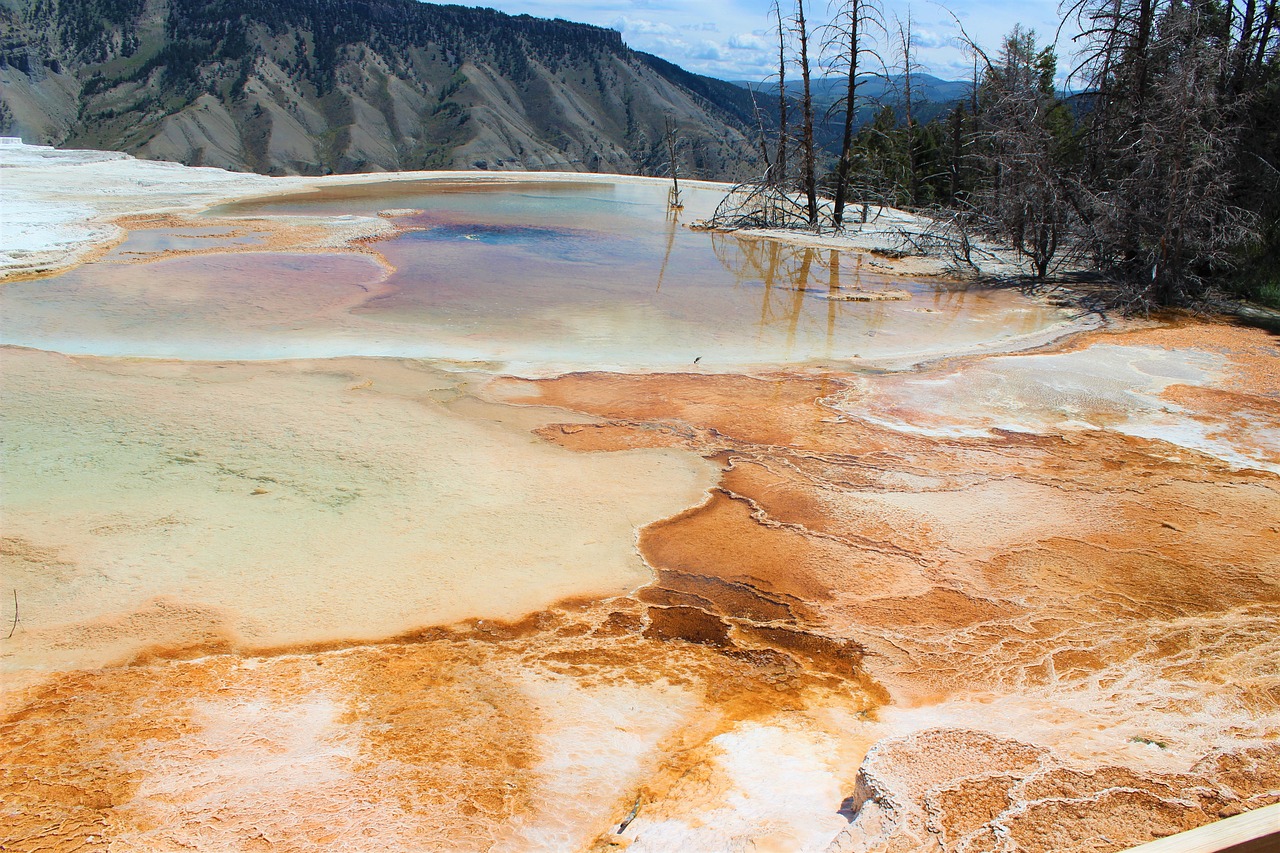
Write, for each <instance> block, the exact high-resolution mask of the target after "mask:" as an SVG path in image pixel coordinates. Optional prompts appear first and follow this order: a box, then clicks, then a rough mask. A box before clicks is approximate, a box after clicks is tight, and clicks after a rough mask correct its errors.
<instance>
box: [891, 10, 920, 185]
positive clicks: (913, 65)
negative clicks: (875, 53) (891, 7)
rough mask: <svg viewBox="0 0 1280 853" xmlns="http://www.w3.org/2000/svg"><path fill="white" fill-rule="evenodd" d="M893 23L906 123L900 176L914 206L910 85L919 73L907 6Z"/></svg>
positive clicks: (915, 151) (915, 150)
mask: <svg viewBox="0 0 1280 853" xmlns="http://www.w3.org/2000/svg"><path fill="white" fill-rule="evenodd" d="M895 17H896V16H895ZM896 21H897V31H898V33H897V34H898V51H899V60H900V63H901V64H900V65H899V66H898V69H899V70H900V71H901V72H902V108H903V113H904V115H903V118H904V119H905V120H906V124H905V126H904V129H905V132H906V143H905V144H906V149H907V150H906V155H907V169H906V175H905V176H904V177H905V178H906V191H907V198H908V199H910V202H911V203H912V204H914V203H915V202H916V197H917V195H918V194H919V182H920V175H919V172H920V149H919V146H918V144H917V140H916V131H917V127H916V116H915V92H914V91H913V83H914V78H915V75H916V72H917V71H919V70H920V65H919V63H918V62H916V58H915V35H914V32H913V23H912V20H911V8H910V7H907V19H906V21H905V22H904V21H903V20H902V19H901V18H896Z"/></svg>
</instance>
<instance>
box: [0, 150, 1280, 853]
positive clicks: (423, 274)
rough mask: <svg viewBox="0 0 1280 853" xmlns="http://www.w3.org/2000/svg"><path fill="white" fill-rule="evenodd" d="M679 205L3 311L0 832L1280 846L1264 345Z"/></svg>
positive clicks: (430, 237)
mask: <svg viewBox="0 0 1280 853" xmlns="http://www.w3.org/2000/svg"><path fill="white" fill-rule="evenodd" d="M199 171H201V172H205V171H208V170H199ZM170 174H171V175H172V176H173V179H175V180H176V179H177V178H178V177H179V176H182V175H185V174H186V173H185V172H183V171H180V170H170ZM255 191H257V192H261V190H260V189H257V188H256V187H255ZM232 194H233V193H230V192H228V193H227V195H228V196H230V195H232ZM664 198H665V187H662V186H660V185H657V184H650V185H646V184H644V183H643V182H631V183H595V182H585V181H581V180H578V179H575V181H573V182H565V183H564V185H563V186H558V187H550V186H549V185H547V184H545V183H536V182H535V183H527V184H509V183H505V184H503V185H501V186H498V187H490V186H485V187H476V186H475V185H471V186H462V185H458V184H446V185H442V186H426V185H414V186H396V185H391V184H387V185H377V186H366V187H363V188H359V189H345V190H331V191H327V192H326V193H322V194H319V195H316V194H312V195H310V196H307V197H305V198H304V197H292V198H274V197H273V198H268V199H265V200H261V201H258V202H254V203H252V204H251V205H248V206H233V207H229V208H218V209H216V210H215V211H213V212H212V213H210V214H207V215H204V216H194V215H188V214H181V215H176V214H172V213H170V214H166V215H163V216H159V215H151V214H148V215H135V216H134V217H133V218H132V219H130V220H128V221H127V223H126V224H127V225H128V227H129V232H128V238H127V239H126V240H125V241H124V242H122V243H119V244H118V245H115V246H114V248H111V249H110V250H109V251H106V252H99V253H98V256H97V258H96V259H95V260H93V261H92V262H89V263H86V264H84V265H81V266H78V267H76V268H74V269H72V270H71V271H69V272H66V273H64V274H61V275H57V276H54V277H42V278H33V279H30V280H27V281H15V282H11V283H9V284H6V285H4V286H3V288H0V311H3V315H4V317H5V322H4V324H3V327H2V328H0V334H2V335H3V340H4V343H5V346H4V347H3V349H0V362H2V363H3V376H2V381H3V393H4V398H5V406H4V412H3V417H4V426H3V435H4V440H5V444H6V449H5V457H4V480H5V488H4V493H5V494H4V499H5V510H4V540H3V559H4V563H3V567H4V581H3V587H4V588H11V589H14V590H17V593H18V594H17V602H18V605H19V610H18V611H17V613H16V619H15V621H14V630H13V633H12V635H11V636H10V637H8V638H7V639H5V640H4V641H3V645H2V646H0V655H2V657H0V663H3V666H4V673H5V674H4V693H3V703H4V708H3V714H4V716H3V721H2V722H0V730H2V733H3V734H2V738H0V744H2V746H0V749H3V756H4V757H3V762H2V764H0V791H3V806H0V808H2V809H3V815H2V816H0V826H3V829H0V833H2V835H0V846H3V848H4V849H14V850H35V849H50V850H59V849H67V850H70V849H104V850H105V849H111V850H159V849H174V848H177V847H186V848H195V849H203V850H231V849H245V850H248V849H261V850H333V849H344V850H375V849H376V850H387V849H391V850H419V849H462V850H532V849H544V850H574V849H576V850H615V849H621V848H628V849H633V850H636V851H645V850H652V851H669V850H676V849H680V850H730V849H743V848H744V847H747V846H753V847H754V848H755V849H763V850H769V849H773V850H820V851H870V850H887V851H909V850H920V849H929V850H946V851H978V850H1015V849H1016V850H1027V851H1085V850H1089V851H1103V850H1122V849H1127V848H1130V847H1133V846H1135V845H1138V844H1141V843H1144V842H1149V841H1152V840H1154V839H1157V838H1161V837H1164V836H1176V834H1177V833H1180V832H1182V831H1184V830H1190V829H1194V828H1196V827H1202V826H1210V825H1214V824H1215V822H1216V821H1219V820H1220V819H1223V818H1230V817H1231V816H1233V815H1240V816H1241V817H1237V818H1233V820H1234V821H1236V822H1239V821H1241V820H1242V819H1244V818H1255V816H1258V817H1261V818H1263V819H1265V818H1266V817H1267V816H1268V815H1274V813H1275V806H1274V805H1273V804H1274V803H1275V802H1276V801H1277V799H1278V798H1280V742H1278V741H1277V735H1278V733H1280V712H1278V706H1280V631H1277V616H1278V615H1280V581H1278V580H1277V579H1278V578H1280V571H1278V570H1280V560H1278V559H1277V556H1276V555H1277V554H1278V553H1280V500H1278V496H1280V477H1278V472H1280V357H1278V355H1277V347H1276V341H1275V338H1274V337H1273V336H1271V335H1269V334H1267V333H1266V332H1263V331H1260V330H1257V329H1250V328H1245V327H1240V326H1235V325H1230V324H1226V323H1218V322H1209V321H1205V320H1200V319H1195V318H1186V317H1168V318H1161V319H1158V320H1147V321H1142V322H1138V321H1126V322H1120V321H1112V322H1109V323H1107V324H1106V325H1103V326H1096V325H1095V326H1094V327H1086V326H1084V325H1082V324H1081V323H1080V322H1078V321H1077V320H1074V319H1073V318H1072V316H1071V315H1070V314H1069V313H1068V312H1067V311H1066V310H1064V309H1062V308H1060V307H1057V306H1054V305H1052V304H1049V303H1047V302H1044V301H1042V300H1038V299H1033V298H1030V297H1025V296H1022V295H1021V294H1018V293H1016V292H1012V291H984V290H980V289H977V288H973V287H963V286H960V285H957V284H955V283H951V282H943V281H931V280H918V279H914V278H903V277H893V276H891V275H887V274H886V273H891V272H892V270H883V269H876V268H873V267H870V266H869V263H870V261H869V257H868V256H859V255H857V254H855V253H851V252H836V251H833V250H823V249H820V248H814V247H813V246H809V247H799V246H792V245H788V244H786V243H781V242H777V241H773V240H761V239H756V238H750V237H744V236H742V235H736V236H735V235H708V234H700V233H695V232H691V231H688V230H687V229H684V228H683V227H681V225H680V223H679V222H677V223H675V224H674V227H673V226H672V223H671V222H669V221H667V220H665V219H664V218H663V214H662V200H663V199H664ZM693 203H694V204H698V203H704V202H703V201H701V200H698V199H695V200H694V202H693ZM379 212H383V213H385V214H386V215H384V216H381V217H379V216H378V213H379ZM326 222H328V224H326ZM326 233H328V234H330V237H329V238H326V237H325V236H324V235H325V234H326ZM332 233H341V234H343V235H345V236H344V237H343V239H342V240H333V239H332V236H331V235H332ZM326 241H327V242H326ZM334 243H336V244H337V245H333V244H334ZM859 258H861V260H860V259H859ZM867 294H880V295H879V296H868V295H867ZM695 351H696V352H695ZM695 362H696V363H695ZM601 368H607V369H601ZM1268 807H1270V808H1268ZM1255 820H1256V818H1255ZM1227 825H1228V824H1225V823H1224V824H1222V826H1227ZM1173 840H1174V838H1169V839H1167V841H1169V842H1171V841H1173ZM1177 849H1184V848H1177ZM1185 849H1204V850H1211V849H1229V848H1225V847H1223V848H1215V847H1212V846H1207V847H1198V848H1185Z"/></svg>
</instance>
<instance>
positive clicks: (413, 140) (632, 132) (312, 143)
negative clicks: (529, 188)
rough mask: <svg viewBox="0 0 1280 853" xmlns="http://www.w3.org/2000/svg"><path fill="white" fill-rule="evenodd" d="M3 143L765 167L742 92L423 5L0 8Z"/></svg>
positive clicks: (137, 0)
mask: <svg viewBox="0 0 1280 853" xmlns="http://www.w3.org/2000/svg"><path fill="white" fill-rule="evenodd" d="M0 82H2V83H3V84H4V86H3V94H2V95H0V132H4V133H8V134H13V135H21V136H23V137H24V138H26V139H27V141H30V142H41V143H49V144H56V145H66V146H76V147H85V148H105V149H110V150H120V151H126V152H128V153H131V154H135V155H137V156H141V157H147V158H152V159H164V160H174V161H177V162H182V163H186V164H188V165H211V166H220V167H223V168H231V169H237V170H244V171H256V172H261V173H264V174H324V173H330V172H362V171H381V170H406V169H424V168H425V169H433V168H464V169H484V168H494V169H513V170H547V169H557V170H567V171H609V172H619V173H624V174H656V173H661V172H662V171H663V170H665V169H666V168H667V165H666V157H667V155H666V148H665V141H664V139H665V128H666V124H667V122H668V121H670V122H672V123H673V124H674V126H675V127H676V129H677V133H678V134H679V136H680V137H681V145H680V158H681V161H682V163H681V166H682V170H683V171H684V172H685V173H686V174H687V175H688V176H690V177H709V178H724V179H732V178H737V177H742V176H744V175H748V174H751V173H753V172H754V171H756V170H757V166H756V164H755V156H756V155H755V147H754V145H753V144H752V143H751V142H750V141H749V135H750V133H751V130H750V128H751V126H752V124H753V122H754V118H753V116H752V113H751V106H750V104H751V101H750V94H749V93H748V92H746V91H745V90H742V89H740V88H739V87H736V86H733V84H730V83H727V82H725V81H720V80H714V79H713V78H707V77H702V76H700V75H696V74H693V73H692V72H689V71H686V70H684V69H681V68H679V67H678V66H675V65H672V64H671V63H668V62H666V61H665V60H662V59H659V58H658V57H654V56H649V55H648V54H643V53H640V52H638V51H633V50H631V49H630V48H629V47H627V46H626V45H625V44H623V42H622V39H621V35H620V34H619V33H617V32H616V31H613V30H606V29H602V28H598V27H593V26H590V25H587V24H579V23H574V22H570V21H563V20H547V19H539V18H532V17H529V16H527V15H524V16H511V15H506V14H503V13H501V12H496V11H494V10H491V9H477V8H471V7H464V6H446V5H436V4H426V3H417V2H414V0H267V2H261V3H249V2H247V0H214V2H198V0H4V2H3V3H0Z"/></svg>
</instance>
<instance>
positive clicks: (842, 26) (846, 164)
mask: <svg viewBox="0 0 1280 853" xmlns="http://www.w3.org/2000/svg"><path fill="white" fill-rule="evenodd" d="M877 29H878V30H880V31H881V32H883V30H884V19H883V14H882V12H881V10H880V5H879V0H840V3H839V5H838V7H837V9H836V14H835V16H834V18H833V19H832V21H831V23H830V24H829V25H828V27H827V34H828V35H827V38H826V40H825V41H824V43H823V50H824V53H825V54H826V55H827V58H828V62H827V67H828V68H831V69H832V70H835V71H838V73H840V74H841V75H842V76H843V77H844V78H845V93H844V98H843V99H842V100H841V101H839V102H837V104H836V105H835V108H837V109H843V110H844V126H843V133H842V135H841V140H840V159H839V161H838V162H837V165H836V186H835V205H834V208H833V210H832V215H831V219H832V222H833V224H834V225H835V227H836V228H840V227H842V226H843V224H844V207H845V203H846V200H847V198H848V196H849V185H850V178H851V174H852V172H853V140H854V124H855V122H856V117H857V113H858V106H859V102H858V76H859V73H860V71H861V70H862V67H863V61H864V60H866V59H872V60H875V61H880V57H879V54H877V53H876V52H875V49H874V48H873V47H872V46H871V40H870V35H871V33H870V32H869V31H873V30H877ZM881 64H883V63H881Z"/></svg>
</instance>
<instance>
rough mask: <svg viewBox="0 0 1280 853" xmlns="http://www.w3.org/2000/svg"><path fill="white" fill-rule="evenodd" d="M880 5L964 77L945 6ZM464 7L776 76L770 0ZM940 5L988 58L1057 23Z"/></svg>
mask: <svg viewBox="0 0 1280 853" xmlns="http://www.w3.org/2000/svg"><path fill="white" fill-rule="evenodd" d="M881 1H882V3H883V8H884V13H885V17H886V19H887V23H888V24H889V25H890V27H893V26H894V21H895V16H896V17H897V18H898V19H901V20H904V21H905V20H906V18H907V15H908V13H910V15H911V18H912V22H913V24H912V29H913V31H914V35H915V39H914V40H915V44H916V47H917V50H918V61H919V62H920V63H921V64H922V65H923V66H924V67H923V70H924V71H926V72H927V73H930V74H933V75H935V76H937V77H941V78H943V79H947V80H963V79H968V77H969V76H970V75H971V74H972V69H973V60H972V59H971V58H970V57H969V56H968V55H966V54H965V52H964V51H963V50H962V49H961V48H960V46H959V45H958V44H957V42H956V36H957V35H958V34H959V30H958V29H957V27H956V24H955V20H954V18H953V17H952V15H951V13H950V12H948V11H947V9H946V8H943V6H941V5H940V4H938V3H936V2H930V1H929V0H916V2H908V0H881ZM437 2H467V0H437ZM782 4H783V7H784V8H783V11H784V12H786V11H787V10H788V8H790V7H791V6H793V5H794V4H793V3H792V2H791V0H782ZM468 5H483V6H488V7H490V8H493V9H498V10H500V11H503V12H509V13H511V14H529V15H535V16H537V17H540V18H565V19H567V20H570V21H581V22H583V23H587V24H596V25H597V26H602V27H611V28H613V29H615V30H618V31H619V32H621V33H622V38H623V41H625V42H626V43H627V44H628V45H630V46H631V47H633V48H635V49H637V50H643V51H645V52H647V53H653V54H656V55H658V56H660V57H662V58H663V59H666V60H669V61H671V62H674V63H676V64H677V65H680V66H682V67H683V68H687V69H688V70H690V71H696V72H698V73H699V74H706V75H708V76H711V77H719V78H721V79H723V80H762V79H764V78H766V77H768V76H769V75H770V74H773V73H776V69H775V68H774V65H773V62H774V61H771V60H770V55H771V54H776V51H777V48H776V47H773V46H771V45H772V43H773V39H774V38H775V36H774V34H773V30H772V28H771V27H770V23H769V20H770V16H769V7H770V5H771V0H481V2H472V3H468ZM806 8H807V9H808V16H809V18H810V22H811V25H812V23H813V22H814V21H815V20H816V21H818V22H825V21H826V20H827V18H828V16H829V13H828V6H827V0H811V2H809V3H806ZM948 8H950V9H951V10H952V11H954V12H955V17H957V18H959V19H960V21H961V22H962V23H963V25H964V28H965V30H966V31H967V32H968V33H969V35H970V36H971V37H972V38H973V39H974V41H976V42H977V43H978V44H979V45H981V46H982V47H983V48H984V49H986V50H988V51H990V52H992V53H994V52H995V50H996V49H997V48H998V46H999V44H1000V40H1001V38H1002V37H1003V36H1004V35H1005V34H1006V33H1008V32H1009V30H1010V29H1012V28H1013V25H1014V24H1018V23H1021V24H1022V25H1023V26H1024V27H1026V28H1030V29H1034V30H1035V31H1036V33H1037V35H1038V36H1039V37H1040V43H1045V42H1047V41H1050V40H1052V39H1053V37H1054V34H1055V31H1056V30H1057V26H1058V16H1057V9H1058V0H948ZM1070 52H1071V45H1070V42H1069V40H1068V39H1066V38H1064V39H1063V40H1062V42H1061V43H1060V45H1059V51H1058V53H1059V57H1060V59H1059V74H1060V75H1061V74H1063V73H1065V71H1066V70H1068V69H1067V65H1068V64H1069V63H1068V61H1067V58H1068V57H1069V56H1070ZM885 58H886V61H888V62H891V63H892V62H893V61H894V58H893V57H892V56H886V57H885Z"/></svg>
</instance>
